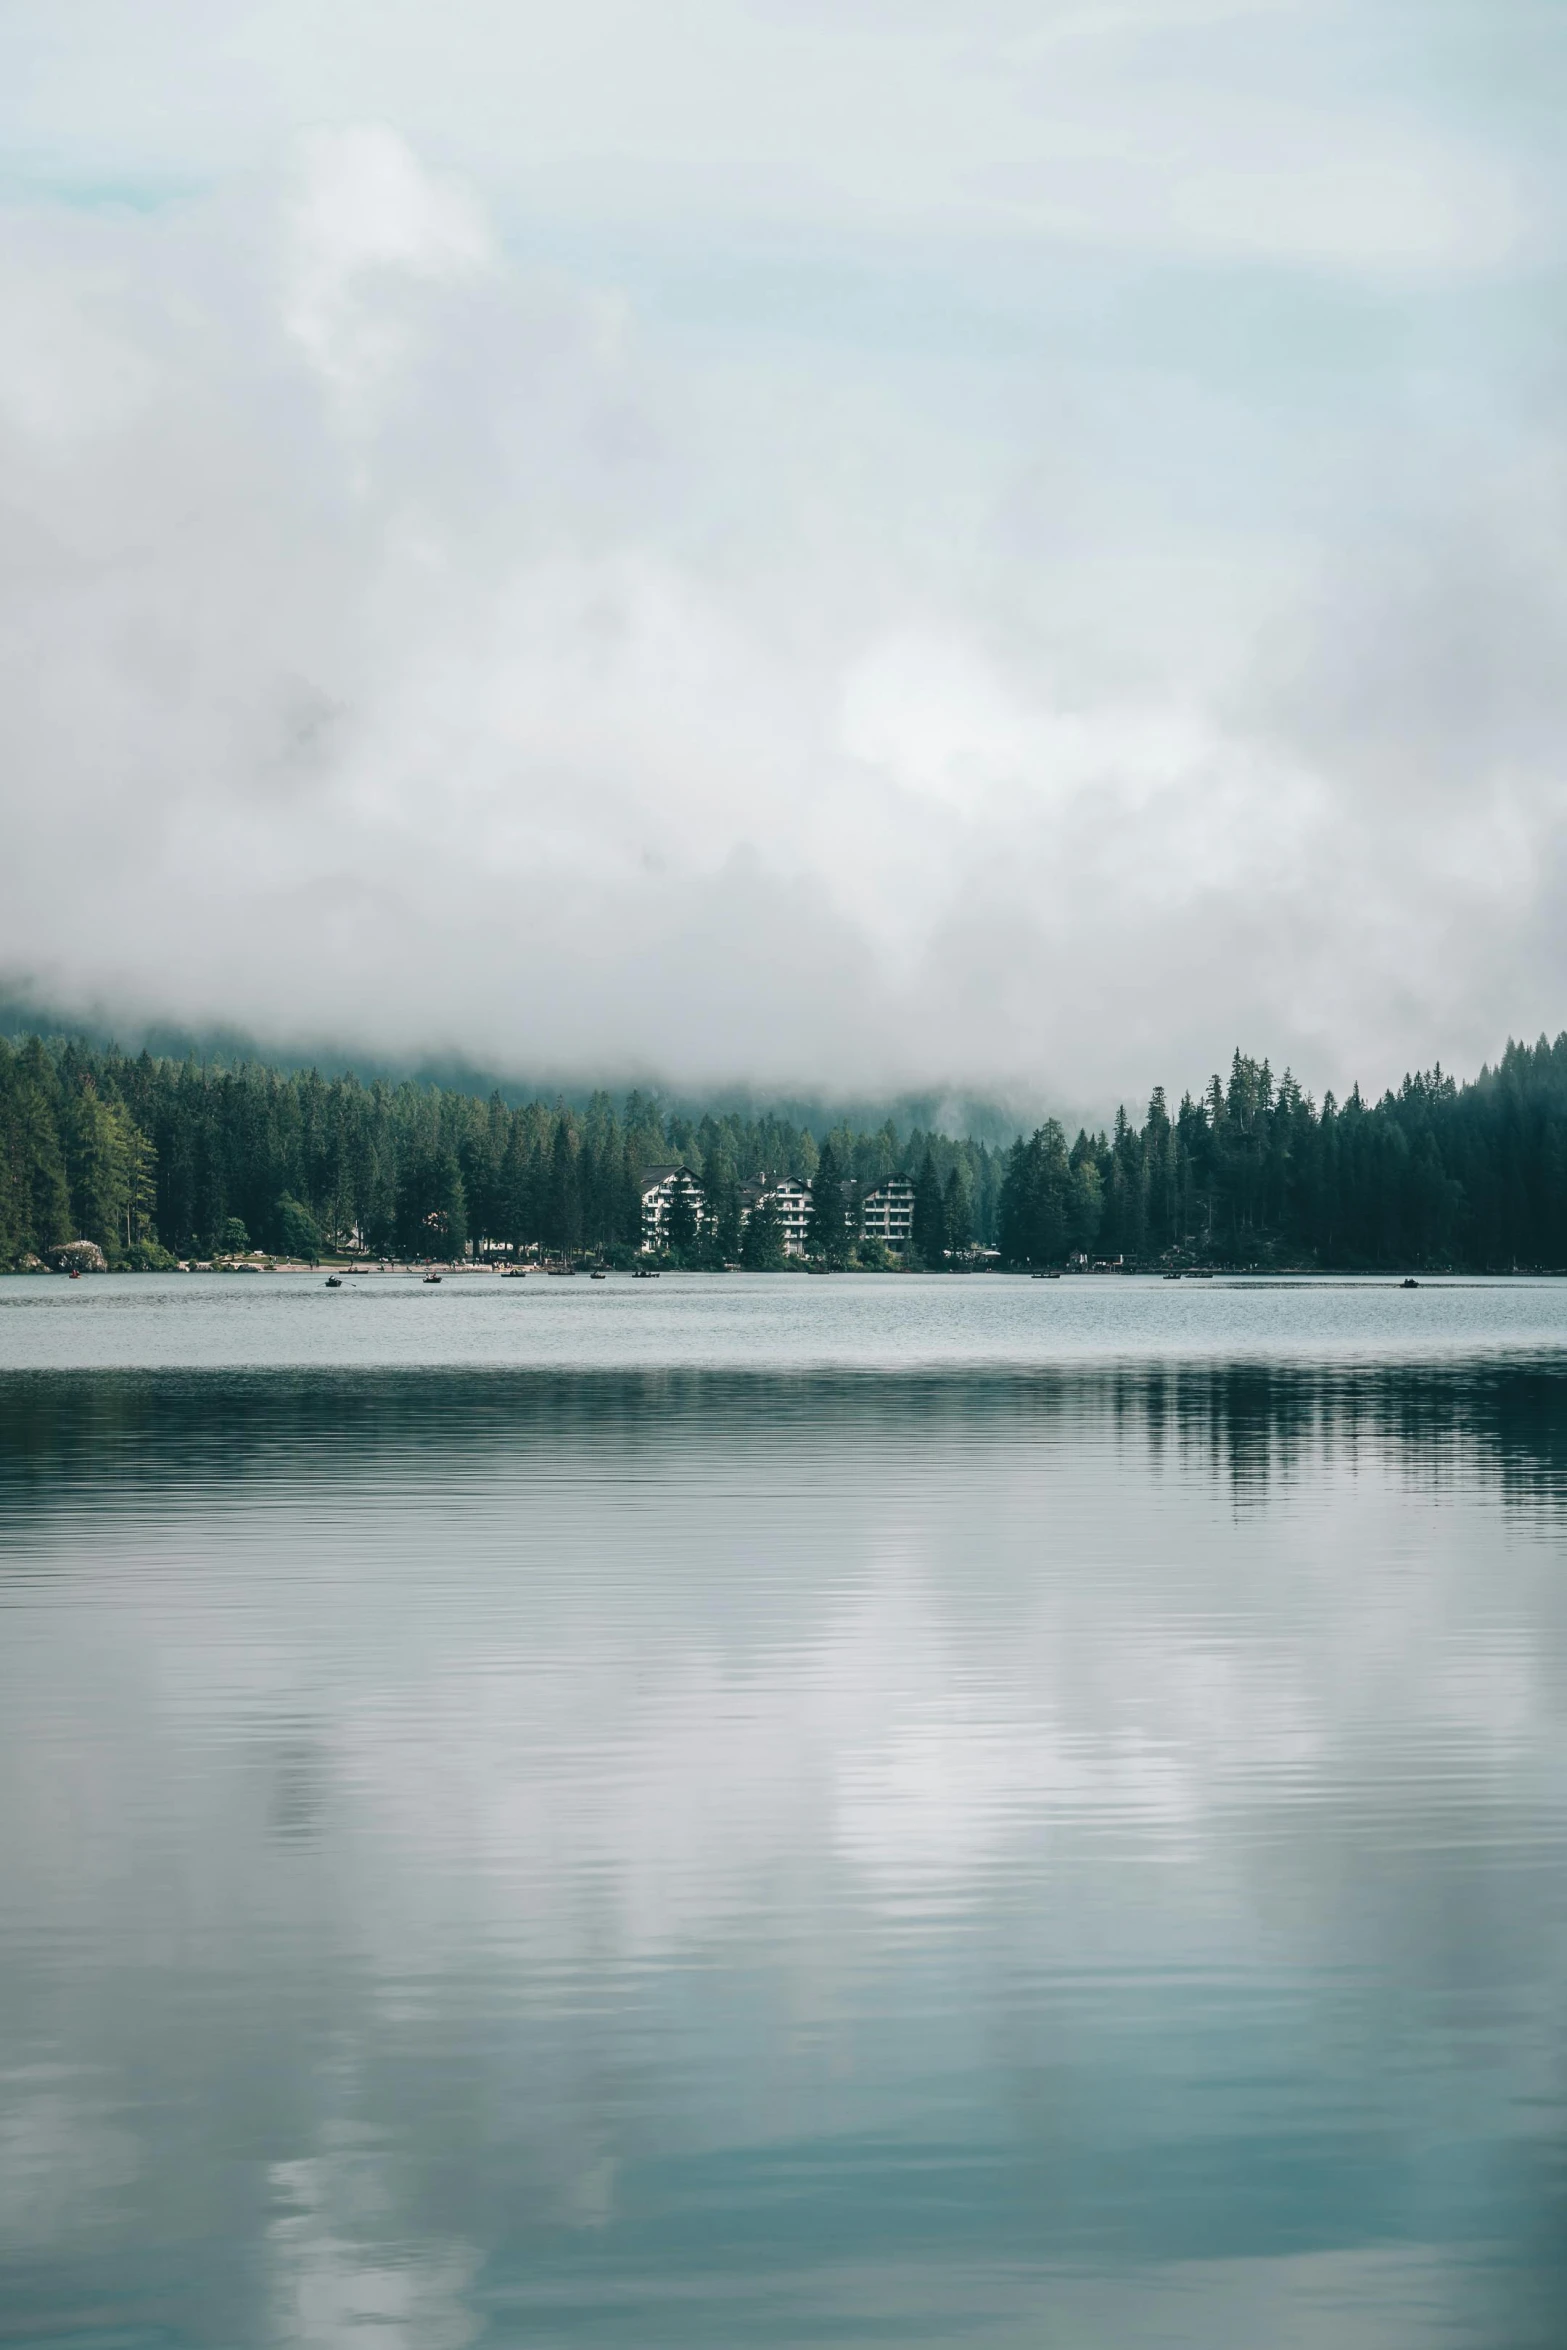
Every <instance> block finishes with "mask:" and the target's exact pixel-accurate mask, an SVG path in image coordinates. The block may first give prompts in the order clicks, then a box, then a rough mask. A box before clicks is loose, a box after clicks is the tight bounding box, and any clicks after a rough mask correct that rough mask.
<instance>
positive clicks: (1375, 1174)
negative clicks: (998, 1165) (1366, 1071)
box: [998, 1033, 1567, 1269]
mask: <svg viewBox="0 0 1567 2350" xmlns="http://www.w3.org/2000/svg"><path fill="white" fill-rule="evenodd" d="M998 1237H999V1241H1000V1246H1001V1250H1002V1254H1003V1255H1004V1256H1005V1257H1006V1258H1007V1260H1008V1261H1009V1262H1011V1263H1015V1264H1054V1263H1059V1262H1060V1261H1061V1260H1062V1259H1063V1258H1064V1257H1065V1256H1067V1255H1068V1254H1069V1253H1071V1252H1074V1251H1079V1250H1081V1251H1084V1252H1087V1253H1089V1254H1099V1255H1101V1256H1105V1255H1121V1254H1124V1255H1125V1256H1127V1257H1128V1258H1132V1259H1135V1260H1138V1261H1140V1262H1157V1261H1159V1260H1161V1259H1163V1258H1165V1257H1167V1256H1169V1255H1170V1254H1171V1253H1172V1252H1173V1253H1174V1255H1175V1256H1176V1257H1177V1258H1179V1257H1181V1256H1184V1257H1186V1258H1188V1259H1197V1260H1201V1261H1205V1262H1209V1263H1230V1264H1255V1263H1264V1264H1265V1263H1269V1262H1276V1263H1296V1264H1308V1265H1323V1266H1328V1265H1335V1266H1343V1267H1355V1266H1366V1267H1371V1266H1382V1265H1417V1266H1418V1265H1430V1266H1440V1265H1448V1266H1454V1267H1458V1266H1467V1267H1472V1268H1475V1269H1483V1268H1506V1267H1509V1266H1513V1265H1518V1266H1549V1267H1561V1268H1567V1033H1564V1034H1563V1035H1561V1036H1559V1037H1558V1038H1557V1039H1556V1042H1555V1043H1554V1044H1551V1043H1550V1042H1549V1041H1548V1040H1547V1039H1546V1038H1544V1037H1542V1038H1541V1039H1540V1041H1539V1043H1538V1044H1537V1045H1534V1046H1529V1045H1518V1044H1510V1045H1509V1046H1508V1047H1507V1050H1506V1052H1505V1053H1504V1054H1503V1056H1502V1059H1501V1062H1500V1064H1499V1065H1498V1066H1497V1067H1496V1068H1495V1069H1485V1070H1482V1072H1481V1074H1480V1076H1479V1077H1478V1078H1477V1079H1476V1080H1475V1081H1474V1082H1473V1083H1472V1084H1468V1085H1458V1084H1456V1083H1455V1082H1454V1080H1453V1079H1452V1078H1451V1077H1449V1076H1447V1075H1445V1074H1444V1072H1443V1071H1442V1070H1441V1069H1440V1068H1437V1069H1434V1070H1433V1071H1431V1073H1430V1074H1429V1075H1427V1076H1421V1077H1406V1078H1405V1080H1404V1082H1403V1084H1402V1085H1401V1086H1400V1088H1399V1090H1398V1092H1397V1093H1387V1094H1384V1095H1383V1097H1382V1099H1381V1100H1380V1101H1378V1102H1366V1101H1363V1100H1362V1099H1361V1096H1360V1093H1359V1091H1358V1089H1357V1090H1356V1091H1354V1092H1353V1093H1351V1094H1350V1096H1349V1098H1348V1099H1347V1100H1346V1101H1344V1102H1342V1103H1339V1102H1335V1100H1334V1099H1333V1096H1332V1095H1331V1094H1328V1095H1326V1096H1325V1097H1324V1099H1323V1102H1322V1105H1321V1107H1320V1109H1319V1108H1318V1107H1317V1106H1316V1105H1315V1104H1314V1103H1313V1102H1312V1100H1311V1098H1310V1096H1309V1095H1307V1094H1305V1093H1303V1092H1302V1091H1301V1089H1300V1087H1299V1086H1298V1085H1297V1084H1296V1083H1295V1082H1294V1080H1293V1079H1292V1078H1291V1077H1290V1076H1289V1075H1288V1073H1286V1074H1285V1076H1284V1077H1283V1078H1281V1079H1279V1080H1277V1081H1275V1079H1274V1077H1273V1075H1272V1073H1271V1071H1270V1070H1269V1067H1268V1064H1267V1063H1266V1061H1262V1062H1258V1061H1253V1060H1248V1059H1246V1058H1245V1057H1244V1056H1243V1055H1242V1054H1240V1053H1237V1054H1236V1055H1235V1059H1234V1062H1233V1064H1232V1066H1231V1069H1230V1076H1229V1082H1228V1083H1227V1084H1226V1083H1225V1082H1224V1080H1223V1079H1222V1078H1219V1077H1214V1078H1212V1079H1211V1080H1210V1081H1209V1084H1208V1087H1207V1090H1206V1092H1205V1093H1204V1095H1203V1097H1202V1099H1201V1100H1200V1101H1194V1100H1193V1099H1192V1097H1191V1096H1190V1095H1187V1096H1186V1097H1185V1098H1184V1099H1183V1101H1182V1102H1181V1105H1180V1108H1179V1109H1178V1110H1177V1111H1176V1112H1175V1113H1174V1115H1173V1116H1172V1115H1171V1113H1170V1111H1169V1109H1168V1107H1167V1104H1166V1100H1165V1096H1164V1093H1163V1091H1162V1089H1160V1090H1156V1091H1155V1093H1154V1096H1153V1099H1152V1100H1151V1101H1150V1103H1149V1105H1148V1114H1147V1116H1146V1118H1145V1119H1144V1121H1143V1123H1142V1125H1141V1126H1140V1127H1139V1126H1135V1125H1133V1124H1132V1123H1131V1122H1130V1121H1129V1120H1128V1119H1127V1118H1126V1117H1125V1115H1124V1114H1123V1115H1122V1116H1121V1117H1119V1118H1118V1119H1117V1120H1116V1124H1115V1130H1114V1133H1113V1134H1111V1135H1103V1134H1101V1135H1098V1136H1093V1137H1090V1136H1088V1135H1085V1134H1079V1136H1078V1137H1077V1140H1076V1142H1075V1143H1071V1144H1068V1142H1067V1138H1066V1136H1065V1134H1064V1133H1063V1132H1062V1130H1061V1128H1060V1127H1059V1126H1057V1125H1054V1124H1047V1125H1045V1126H1043V1127H1041V1128H1040V1129H1039V1131H1038V1132H1037V1133H1036V1134H1035V1135H1034V1136H1033V1137H1032V1138H1031V1139H1030V1140H1029V1141H1027V1142H1021V1141H1020V1142H1019V1143H1017V1144H1016V1145H1015V1147H1014V1149H1013V1151H1012V1153H1011V1155H1010V1157H1009V1159H1008V1162H1007V1171H1006V1177H1005V1180H1004V1182H1003V1185H1002V1192H1001V1203H1000V1213H999V1233H998Z"/></svg>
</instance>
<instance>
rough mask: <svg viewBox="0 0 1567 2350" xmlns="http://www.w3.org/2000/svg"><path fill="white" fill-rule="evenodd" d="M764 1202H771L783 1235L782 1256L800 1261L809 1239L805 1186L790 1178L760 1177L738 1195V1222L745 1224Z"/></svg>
mask: <svg viewBox="0 0 1567 2350" xmlns="http://www.w3.org/2000/svg"><path fill="white" fill-rule="evenodd" d="M764 1200H771V1202H772V1204H773V1206H774V1207H775V1208H776V1209H777V1211H778V1226H779V1230H780V1231H781V1232H782V1234H783V1246H784V1255H785V1256H786V1257H803V1256H804V1255H805V1253H806V1250H807V1248H808V1246H809V1244H810V1236H811V1192H810V1186H809V1184H805V1183H798V1182H796V1180H795V1178H794V1177H793V1176H792V1175H778V1176H767V1175H763V1176H761V1177H759V1178H758V1180H757V1181H756V1182H754V1183H747V1184H746V1185H745V1186H744V1187H743V1189H742V1191H741V1193H740V1221H741V1223H742V1224H749V1223H750V1221H751V1218H752V1217H753V1216H754V1215H755V1213H756V1211H757V1209H758V1208H759V1207H760V1206H761V1204H762V1202H763V1201H764Z"/></svg>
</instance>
